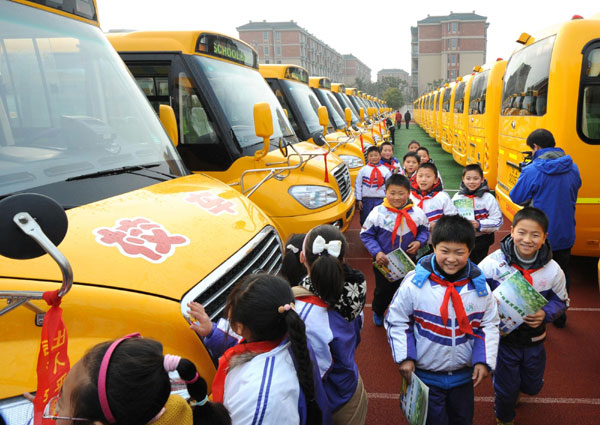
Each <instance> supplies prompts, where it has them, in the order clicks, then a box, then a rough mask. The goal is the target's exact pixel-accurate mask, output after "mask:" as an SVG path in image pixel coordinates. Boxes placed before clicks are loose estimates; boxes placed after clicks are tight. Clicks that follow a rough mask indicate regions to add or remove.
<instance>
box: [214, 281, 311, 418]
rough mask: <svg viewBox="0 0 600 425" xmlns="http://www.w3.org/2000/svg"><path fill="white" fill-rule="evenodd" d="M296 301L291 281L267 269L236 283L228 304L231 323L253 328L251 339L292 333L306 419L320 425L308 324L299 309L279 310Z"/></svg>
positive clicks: (255, 339)
mask: <svg viewBox="0 0 600 425" xmlns="http://www.w3.org/2000/svg"><path fill="white" fill-rule="evenodd" d="M293 302H294V294H293V293H292V289H291V288H290V285H289V284H288V283H287V282H286V281H285V280H283V279H282V278H280V277H277V276H272V275H269V274H266V273H258V274H254V275H249V276H247V277H246V278H245V279H243V280H242V281H241V282H239V283H237V284H236V285H235V287H234V288H233V290H232V291H231V293H230V294H229V297H228V298H227V305H226V307H225V315H226V316H227V315H228V316H229V320H230V322H231V323H232V324H235V323H239V324H242V325H244V327H245V328H246V329H247V330H248V331H249V332H250V334H251V337H252V341H273V340H279V339H282V338H283V337H284V336H285V335H286V334H287V335H288V337H289V340H290V343H291V348H292V354H293V355H294V360H295V362H296V375H297V376H298V382H299V383H300V388H302V391H303V393H304V396H305V398H306V400H307V420H306V423H310V424H316V425H320V424H321V422H322V417H321V409H320V407H319V405H318V404H317V402H316V399H315V383H314V380H313V363H312V361H311V359H310V355H309V352H308V346H307V342H306V328H305V326H304V322H303V321H302V319H300V316H298V314H297V313H296V310H294V309H290V310H287V311H284V312H283V313H280V312H279V307H281V306H284V305H286V304H291V303H293Z"/></svg>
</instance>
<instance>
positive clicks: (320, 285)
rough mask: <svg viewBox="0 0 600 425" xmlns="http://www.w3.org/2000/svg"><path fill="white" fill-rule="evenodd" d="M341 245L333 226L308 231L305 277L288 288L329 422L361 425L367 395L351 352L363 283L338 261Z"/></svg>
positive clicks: (342, 251) (361, 305) (363, 296)
mask: <svg viewBox="0 0 600 425" xmlns="http://www.w3.org/2000/svg"><path fill="white" fill-rule="evenodd" d="M346 249H347V243H346V239H345V238H344V235H343V234H342V232H341V231H340V230H339V229H338V228H337V227H335V226H331V225H321V226H317V227H315V228H314V229H312V230H311V231H310V232H308V234H307V235H306V238H305V239H304V244H303V248H302V252H301V254H300V259H301V261H302V262H303V263H304V264H305V265H306V268H307V269H308V276H307V277H306V278H305V279H304V280H303V281H302V283H301V284H300V286H299V287H294V288H292V290H293V292H294V295H295V297H296V309H297V311H298V313H299V315H300V318H301V319H302V320H303V321H304V323H305V325H306V335H307V338H308V341H309V343H310V345H311V347H312V348H313V349H314V350H315V354H316V357H317V363H318V366H319V371H320V373H321V379H322V381H323V387H324V389H325V393H326V394H327V398H328V400H329V404H330V406H331V409H332V412H333V422H334V424H339V425H342V424H343V425H363V424H364V423H365V420H366V415H367V393H366V391H365V388H364V385H363V383H362V379H361V378H360V374H359V372H358V366H357V365H356V362H355V360H354V353H355V351H356V348H357V347H358V344H359V342H360V331H361V329H362V323H363V317H362V311H363V308H364V305H365V299H366V292H367V287H366V281H365V277H364V275H363V274H362V273H361V272H360V271H358V270H354V269H352V268H351V267H350V266H348V265H347V264H345V263H344V254H345V252H346Z"/></svg>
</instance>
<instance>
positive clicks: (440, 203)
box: [410, 190, 458, 223]
mask: <svg viewBox="0 0 600 425" xmlns="http://www.w3.org/2000/svg"><path fill="white" fill-rule="evenodd" d="M410 199H412V201H413V203H414V204H415V205H417V206H418V205H419V203H420V202H421V200H420V199H418V198H417V197H416V196H415V195H413V193H412V190H411V192H410ZM421 209H422V210H423V212H424V213H425V215H426V216H427V220H429V223H435V222H436V221H438V220H439V219H440V218H442V216H443V215H456V214H458V210H457V209H456V207H455V206H454V204H453V203H452V199H450V195H448V194H447V193H446V192H444V191H440V192H438V193H436V194H435V196H434V197H433V198H431V199H425V200H424V201H423V206H422V207H421Z"/></svg>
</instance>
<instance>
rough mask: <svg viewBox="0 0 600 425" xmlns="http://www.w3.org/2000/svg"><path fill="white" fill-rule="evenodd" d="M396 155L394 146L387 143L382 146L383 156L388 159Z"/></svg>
mask: <svg viewBox="0 0 600 425" xmlns="http://www.w3.org/2000/svg"><path fill="white" fill-rule="evenodd" d="M393 155H394V148H393V147H392V146H388V145H385V146H383V147H382V148H381V157H382V158H383V159H385V160H388V161H389V159H390V158H391V157H392V156H393Z"/></svg>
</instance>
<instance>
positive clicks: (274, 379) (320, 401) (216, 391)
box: [190, 273, 331, 425]
mask: <svg viewBox="0 0 600 425" xmlns="http://www.w3.org/2000/svg"><path fill="white" fill-rule="evenodd" d="M201 307H202V306H201V305H200V304H197V303H190V315H191V316H192V317H193V318H194V319H195V320H196V322H195V323H196V324H194V325H192V328H193V329H194V330H196V332H198V334H199V335H200V336H202V337H203V339H204V344H205V345H206V346H207V347H208V348H209V349H210V351H211V353H212V354H213V356H215V357H219V354H221V351H222V350H223V348H224V346H229V348H228V349H227V350H226V351H225V352H224V353H223V355H222V356H220V359H219V368H218V370H217V373H216V375H215V378H214V381H213V385H212V390H213V394H212V395H213V400H215V401H217V402H222V403H223V404H224V405H225V407H226V408H227V409H228V410H229V413H230V414H231V418H232V421H233V424H234V425H237V424H240V425H242V424H251V423H257V424H258V423H260V424H262V425H288V424H289V425H298V424H301V425H320V424H330V423H331V415H330V409H329V405H328V402H327V397H326V396H325V394H324V392H323V387H322V385H321V380H320V379H319V371H318V369H317V368H316V366H314V363H313V361H312V359H311V354H310V350H309V347H308V345H307V341H306V333H305V328H304V323H303V322H302V320H301V319H300V317H298V314H297V313H296V310H295V309H294V295H293V294H292V290H291V288H290V285H289V284H288V283H287V282H286V281H285V280H283V279H281V278H279V277H277V276H272V275H268V274H265V273H259V274H254V275H249V276H247V277H246V278H245V279H244V280H242V281H241V282H239V283H237V284H236V285H235V287H234V288H233V290H232V292H231V294H229V297H228V299H227V305H226V307H225V316H226V317H228V321H229V326H230V327H231V330H232V331H233V332H234V333H235V335H238V336H240V337H241V339H237V338H233V337H232V335H231V334H228V333H225V331H224V330H225V329H226V328H224V327H218V326H217V324H214V325H213V324H212V323H211V322H210V319H209V318H208V316H207V315H206V313H205V312H204V311H203V309H202V308H201ZM224 322H225V320H224V319H221V322H220V323H224Z"/></svg>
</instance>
